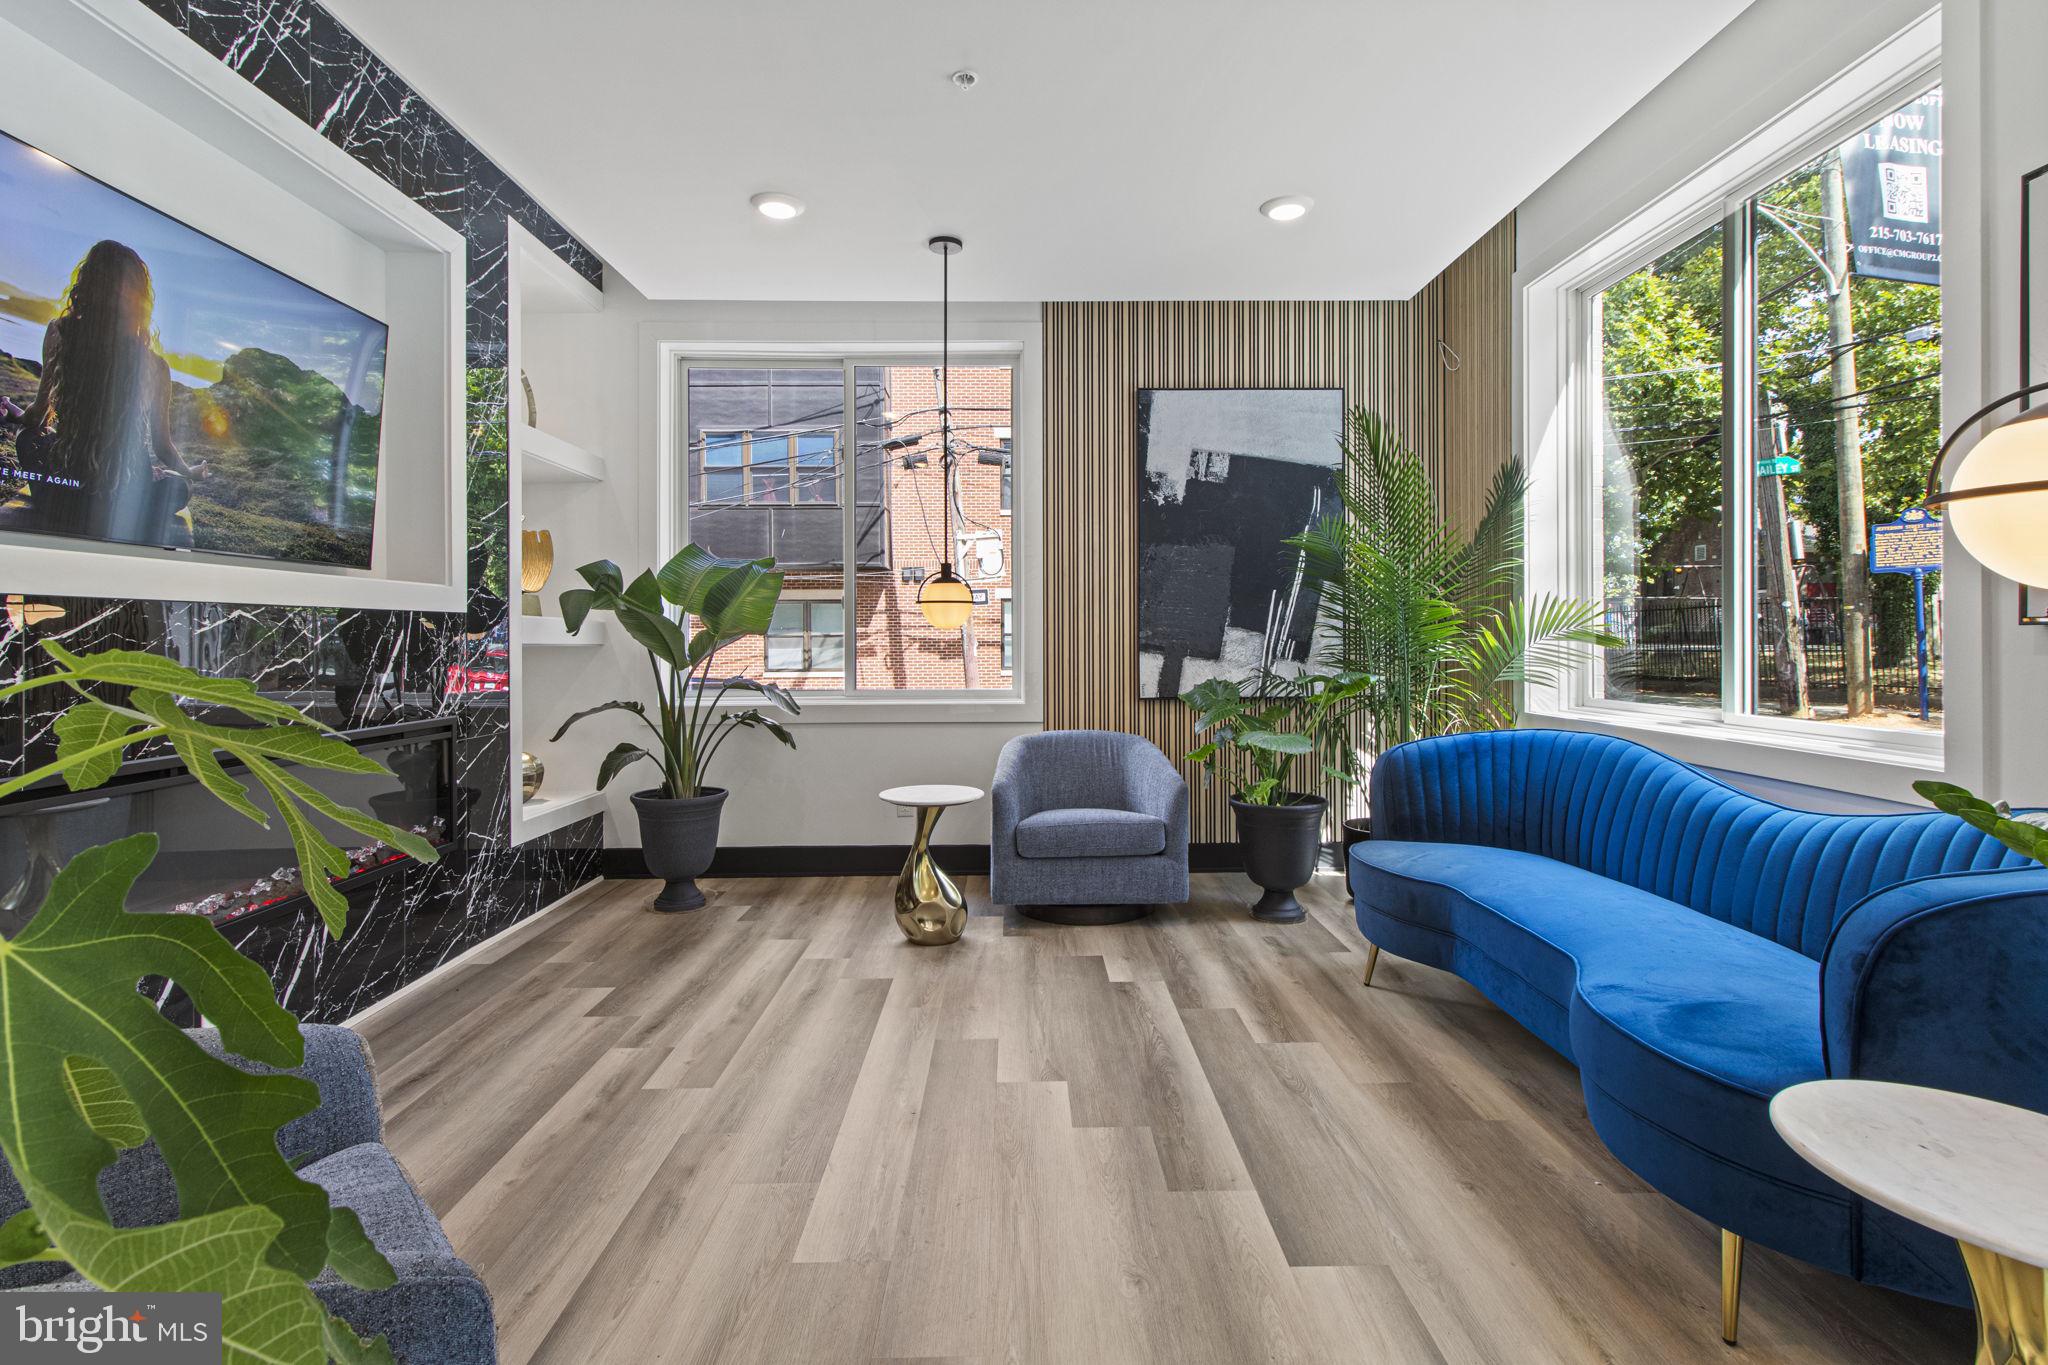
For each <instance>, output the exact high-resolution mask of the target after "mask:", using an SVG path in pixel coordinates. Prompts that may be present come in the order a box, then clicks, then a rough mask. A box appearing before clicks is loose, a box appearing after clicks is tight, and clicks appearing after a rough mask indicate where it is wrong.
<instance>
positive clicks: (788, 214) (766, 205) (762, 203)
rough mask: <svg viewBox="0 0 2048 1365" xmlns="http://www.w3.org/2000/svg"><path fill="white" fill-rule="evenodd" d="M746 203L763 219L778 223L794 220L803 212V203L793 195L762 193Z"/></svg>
mask: <svg viewBox="0 0 2048 1365" xmlns="http://www.w3.org/2000/svg"><path fill="white" fill-rule="evenodd" d="M747 202H748V203H750V204H752V205H753V206H754V211H755V212H756V213H758V214H760V215H761V216H762V217H763V218H773V219H775V220H777V221H778V222H781V221H786V220H787V219H791V218H795V217H796V216H798V215H799V214H801V213H802V212H803V211H804V201H803V200H801V199H799V198H797V197H796V196H795V195H793V194H776V193H770V192H763V193H761V194H757V195H755V196H754V197H753V198H752V199H749V200H748V201H747Z"/></svg>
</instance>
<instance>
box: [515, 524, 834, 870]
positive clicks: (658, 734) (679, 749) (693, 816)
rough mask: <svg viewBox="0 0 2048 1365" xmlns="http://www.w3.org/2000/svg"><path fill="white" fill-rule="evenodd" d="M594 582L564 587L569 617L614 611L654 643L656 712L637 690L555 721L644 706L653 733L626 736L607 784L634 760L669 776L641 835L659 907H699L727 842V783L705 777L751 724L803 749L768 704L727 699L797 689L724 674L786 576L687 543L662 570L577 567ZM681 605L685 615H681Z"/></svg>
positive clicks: (648, 804) (628, 628)
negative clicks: (706, 876)
mask: <svg viewBox="0 0 2048 1365" xmlns="http://www.w3.org/2000/svg"><path fill="white" fill-rule="evenodd" d="M576 572H577V573H579V574H581V575H582V576H583V581H584V582H585V583H587V584H589V585H590V586H589V587H586V588H571V589H570V590H569V591H567V592H565V593H563V594H562V623H563V624H564V625H565V626H567V627H568V630H569V633H570V634H571V635H574V634H577V633H579V632H581V631H582V629H583V623H584V621H585V620H586V619H588V617H589V615H590V613H591V612H593V611H606V612H610V613H611V615H612V618H613V619H614V620H616V621H617V622H618V623H619V628H620V629H621V630H623V631H625V632H626V634H628V635H630V636H631V637H632V638H633V641H634V643H636V644H638V645H639V646H640V647H641V648H642V649H644V650H646V651H647V666H648V669H649V670H650V671H651V672H652V674H653V676H654V712H653V714H651V715H650V714H649V713H648V709H647V704H646V703H645V702H641V701H636V700H619V701H608V702H604V703H602V704H600V705H597V706H592V707H589V708H588V709H586V710H582V711H578V712H577V713H576V714H575V715H573V716H570V717H569V718H568V719H567V720H565V721H563V722H562V725H561V728H560V729H558V730H556V731H555V738H556V739H557V740H559V739H561V737H562V736H563V735H565V734H567V733H568V731H569V727H570V726H572V725H574V724H576V723H577V722H578V721H580V720H584V719H586V718H587V717H590V716H596V715H601V714H603V713H605V712H608V711H618V712H623V713H625V714H627V715H631V716H636V717H638V718H639V720H640V722H641V724H642V725H644V726H645V727H646V729H647V731H648V734H649V736H650V738H651V743H650V741H641V740H626V741H624V742H622V743H620V744H618V745H616V746H614V747H613V749H612V751H611V752H610V753H608V754H606V755H605V758H604V762H603V763H602V764H601V765H599V767H598V770H597V785H598V788H599V789H600V790H602V789H603V788H605V787H607V786H609V785H611V781H612V779H613V778H614V777H617V776H618V775H619V773H620V772H622V771H624V770H625V769H626V768H628V767H630V766H632V765H633V764H635V763H639V762H642V761H643V760H645V761H651V762H654V763H657V764H659V765H660V766H661V785H660V786H659V787H650V788H647V789H646V790H644V791H639V792H635V793H634V794H633V808H634V809H635V810H636V811H637V812H638V813H639V816H640V846H641V849H642V851H643V853H644V854H645V856H646V858H647V865H648V868H649V870H651V871H652V872H653V873H654V875H656V876H657V877H660V878H662V879H663V880H664V881H665V882H667V883H668V884H667V886H665V887H664V888H663V889H662V891H661V894H660V895H658V896H656V897H655V899H654V908H655V909H657V910H695V909H697V908H698V907H699V906H701V905H703V904H704V893H703V892H702V891H700V890H699V889H698V888H697V881H696V879H697V878H698V877H699V876H701V875H703V873H704V870H705V869H706V868H708V867H710V866H711V858H712V855H713V854H714V853H716V852H717V850H718V818H719V812H720V810H721V808H723V806H724V805H725V797H726V790H725V788H723V787H713V786H708V785H706V783H705V781H704V775H705V773H706V772H707V771H708V770H709V769H710V767H711V760H712V759H714V758H716V757H717V756H718V751H719V749H720V748H721V747H723V746H724V744H725V742H726V740H728V739H730V738H731V737H732V736H733V735H734V734H736V733H738V732H739V731H741V730H763V731H766V732H767V733H769V734H771V735H773V736H774V737H775V738H776V739H778V740H780V741H781V742H782V743H784V744H786V745H788V746H789V747H790V748H792V749H794V748H795V747H796V737H795V736H794V735H792V734H790V732H789V730H788V728H787V727H785V726H784V725H783V724H782V723H781V722H780V721H777V720H776V719H775V718H774V717H772V716H770V715H768V714H767V713H766V712H765V711H763V710H762V709H761V707H760V706H758V705H736V706H728V705H726V702H727V700H728V699H729V698H731V699H734V700H745V699H748V698H753V699H758V700H759V701H761V702H765V703H766V704H767V705H768V706H770V707H772V708H774V709H776V710H778V711H785V712H789V713H792V714H794V713H795V712H796V711H797V710H799V709H800V708H799V707H798V706H797V703H796V698H795V697H794V696H792V695H791V694H790V692H789V690H788V689H787V688H784V687H778V686H776V685H775V684H774V683H770V682H761V681H758V680H756V679H753V678H749V677H745V676H743V675H737V674H726V675H722V676H721V675H720V674H719V673H718V671H717V661H718V657H719V654H720V653H721V651H723V650H724V649H725V648H726V646H728V645H731V644H733V643H735V642H737V641H739V640H743V639H745V638H747V637H748V636H754V635H765V634H766V633H767V630H768V624H769V622H770V621H771V620H773V619H774V616H775V604H776V602H777V601H778V600H779V599H780V598H781V596H782V575H781V574H779V573H777V572H776V571H775V561H774V560H772V559H721V558H719V557H718V556H717V555H714V554H712V553H711V552H710V551H709V550H705V549H701V548H699V547H698V546H696V545H685V546H684V547H683V548H682V549H681V550H678V551H677V552H676V554H675V557H674V558H672V559H670V560H669V562H668V563H666V564H664V565H662V566H661V568H660V569H645V570H642V571H641V573H640V576H639V577H638V578H635V579H634V580H633V581H632V582H631V583H628V582H627V581H626V578H625V575H624V574H623V573H621V572H620V570H619V566H618V565H616V564H614V563H612V562H611V561H610V560H608V559H601V560H598V561H597V562H596V563H594V564H585V565H584V566H583V567H582V568H580V569H578V570H577V571H576ZM671 611H674V612H676V613H679V614H680V615H681V617H682V620H681V623H680V624H679V623H678V622H677V620H676V617H675V616H673V615H671V614H670V613H671Z"/></svg>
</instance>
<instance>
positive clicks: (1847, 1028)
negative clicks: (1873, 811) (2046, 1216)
mask: <svg viewBox="0 0 2048 1365" xmlns="http://www.w3.org/2000/svg"><path fill="white" fill-rule="evenodd" d="M1372 797H1373V799H1372V812H1373V836H1374V837H1373V838H1372V840H1371V841H1369V842H1367V843H1364V844H1360V845H1359V846H1357V847H1356V848H1355V849H1354V850H1353V852H1352V854H1351V858H1350V866H1349V874H1350V880H1351V889H1352V894H1353V899H1354V901H1355V902H1356V906H1357V914H1358V926H1359V928H1360V929H1361V930H1362V931H1363V932H1364V934H1365V937H1366V939H1367V940H1368V941H1369V942H1370V943H1371V944H1373V945H1375V946H1374V947H1372V948H1371V950H1370V952H1369V954H1368V966H1367V969H1366V982H1367V984H1368V985H1370V984H1371V979H1372V966H1371V963H1372V962H1375V961H1376V960H1377V958H1378V955H1379V951H1380V949H1381V948H1385V949H1386V950H1387V951H1389V952H1391V953H1395V954H1398V955H1400V956H1401V957H1404V958H1410V959H1413V960H1415V961H1417V962H1422V963H1426V964H1428V965H1430V966H1433V967H1440V968H1444V969H1446V970H1449V971H1452V972H1456V973H1457V974H1458V975H1460V976H1462V977H1464V978H1465V979H1466V980H1467V981H1470V982H1471V983H1472V984H1473V985H1475V986H1477V987H1478V988H1479V989H1480V990H1481V991H1483V992H1484V993H1485V994H1486V995H1487V996H1489V997H1490V998H1491V999H1492V1000H1493V1001H1494V1002H1495V1003H1496V1004H1498V1005H1499V1006H1500V1007H1501V1008H1502V1009H1504V1010H1505V1011H1507V1013H1509V1014H1510V1015H1512V1016H1513V1017H1514V1018H1515V1019H1517V1020H1518V1021H1520V1022H1521V1023H1522V1024H1523V1026H1524V1027H1526V1028H1528V1029H1529V1030H1530V1031H1531V1032H1532V1033H1534V1034H1535V1035H1536V1036H1537V1037H1538V1038H1540V1039H1542V1040H1543V1041H1544V1042H1545V1043H1547V1044H1549V1045H1550V1046H1551V1047H1552V1048H1555V1049H1556V1050H1557V1051H1558V1052H1560V1053H1562V1054H1563V1055H1564V1056H1565V1057H1566V1058H1568V1059H1569V1060H1571V1061H1572V1062H1573V1063H1575V1064H1576V1065H1577V1066H1578V1068H1579V1073H1580V1080H1581V1084H1582V1088H1583V1091H1584V1094H1585V1101H1586V1113H1587V1115H1588V1117H1589V1118H1590V1119H1591V1120H1592V1123H1593V1127H1594V1129H1595V1131H1597V1132H1598V1133H1599V1135H1600V1137H1601V1140H1602V1141H1604V1142H1605V1143H1606V1144H1607V1146H1608V1148H1609V1150H1611V1151H1612V1152H1613V1153H1614V1155H1615V1156H1616V1157H1618V1158H1619V1159H1620V1160H1621V1162H1622V1163H1623V1164H1624V1165H1626V1166H1627V1167H1629V1169H1631V1170H1633V1171H1634V1172H1635V1173H1636V1174H1637V1175H1639V1176H1641V1177H1642V1178H1643V1179H1644V1180H1645V1181H1647V1182H1648V1183H1649V1184H1651V1185H1652V1186H1654V1187H1655V1188H1657V1189H1658V1190H1660V1191H1662V1192H1663V1193H1664V1194H1665V1195H1667V1196H1669V1197H1670V1198H1671V1199H1673V1200H1676V1201H1677V1202H1678V1203H1680V1204H1682V1205H1684V1206H1685V1207H1686V1208H1688V1209H1690V1210H1692V1211H1693V1212H1694V1213H1697V1214H1699V1215H1700V1216H1701V1217H1703V1218H1706V1219H1708V1220H1710V1221H1711V1222H1712V1223H1714V1224H1715V1225H1716V1226H1717V1227H1719V1228H1720V1229H1722V1238H1723V1268H1724V1274H1725V1275H1727V1277H1728V1280H1729V1283H1728V1284H1726V1285H1724V1320H1723V1335H1724V1336H1726V1337H1727V1338H1728V1339H1729V1340H1731V1341H1732V1340H1733V1339H1734V1336H1735V1325H1736V1324H1735V1309H1736V1303H1735V1295H1734V1290H1735V1288H1736V1287H1737V1286H1738V1285H1739V1283H1740V1272H1741V1251H1742V1246H1743V1241H1744V1239H1754V1240H1756V1241H1758V1242H1761V1243H1763V1244H1764V1245H1766V1246H1769V1247H1772V1248H1773V1249H1775V1250H1778V1251H1782V1252H1785V1253H1787V1254H1789V1255H1792V1256H1796V1257H1798V1258H1800V1259H1801V1260H1805V1261H1809V1262H1812V1263H1813V1264H1816V1265H1820V1266H1825V1267H1827V1268H1828V1269H1831V1270H1835V1271H1838V1272H1840V1273H1842V1274H1846V1275H1852V1276H1854V1277H1856V1278H1857V1279H1860V1280H1864V1281H1867V1282H1870V1283H1873V1284H1881V1285H1885V1286H1888V1287H1890V1288H1893V1289H1902V1290H1905V1291H1907V1292H1909V1293H1914V1294H1919V1295H1922V1296H1925V1297H1929V1298H1935V1299H1942V1300H1946V1301H1948V1302H1952V1303H1968V1302H1969V1289H1968V1281H1967V1279H1966V1278H1965V1276H1964V1273H1963V1266H1962V1260H1961V1257H1960V1256H1959V1254H1958V1253H1957V1250H1956V1246H1955V1243H1954V1242H1953V1241H1951V1240H1949V1239H1948V1238H1946V1237H1943V1236H1940V1235H1938V1234H1936V1233H1934V1232H1932V1231H1930V1230H1928V1229H1926V1228H1924V1227H1921V1226H1919V1225H1917V1224H1914V1223H1911V1222H1909V1221H1907V1220H1905V1219H1903V1218H1900V1217H1898V1216H1896V1215H1894V1214H1891V1213H1888V1212H1886V1211H1884V1210H1882V1209H1879V1208H1876V1207H1874V1206H1872V1205H1870V1204H1867V1203H1865V1202H1864V1201H1863V1200H1862V1199H1860V1198H1859V1197H1857V1196H1856V1195H1854V1194H1852V1193H1850V1192H1849V1191H1848V1190H1846V1189H1844V1188H1842V1187H1841V1186H1840V1185H1837V1184H1836V1183H1835V1182H1834V1181H1832V1180H1829V1179H1828V1178H1826V1177H1825V1176H1822V1175H1821V1174H1820V1173H1819V1172H1817V1171H1816V1170H1814V1169H1813V1167H1811V1166H1810V1165H1808V1164H1807V1163H1806V1162H1804V1161H1803V1160H1801V1159H1800V1158H1799V1157H1798V1156H1797V1155H1796V1154H1795V1153H1794V1152H1793V1151H1792V1150H1791V1149H1790V1148H1789V1147H1787V1146H1786V1145H1785V1143H1784V1142H1783V1140H1782V1139H1780V1138H1779V1137H1778V1135H1777V1133H1776V1131H1775V1130H1774V1129H1773V1128H1772V1127H1771V1123H1770V1118H1769V1113H1768V1106H1769V1104H1770V1100H1771V1097H1772V1096H1773V1095H1775V1094H1776V1093H1777V1092H1778V1091H1780V1090H1782V1089H1784V1088H1785V1087H1787V1086H1790V1085H1793V1084H1796V1083H1798V1082H1800V1081H1808V1080H1813V1079H1816V1078H1819V1077H1823V1076H1856V1077H1865V1078H1870V1079H1877V1080H1888V1081H1901V1082H1908V1083H1912V1084H1919V1085H1932V1086H1938V1087H1941V1088H1943V1089H1948V1090H1961V1091H1967V1092H1969V1093H1971V1094H1976V1095H1983V1096H1987V1097H1989V1098H1991V1099H1995V1100H2000V1101H2003V1102H2004V1103H2007V1104H2014V1105H2020V1106H2022V1107H2025V1108H2029V1109H2039V1110H2048V870H2044V869H2042V868H2040V867H2039V866H2038V865H2036V864H2034V863H2033V862H2031V861H2030V860H2028V859H2025V858H2022V857H2021V856H2020V855H2019V854H2016V853H2014V852H2012V851H2010V850H2008V849H2007V848H2005V847H2004V846H2003V845H2001V844H1999V843H1997V842H1996V841H1994V840H1992V839H1990V838H1989V837H1987V836H1985V835H1982V834H1980V833H1978V832H1977V831H1976V830H1974V829H1971V828H1970V827H1969V826H1967V825H1965V824H1963V823H1962V822H1961V821H1960V820H1957V819H1955V818H1954V817H1953V816H1948V815H1943V814H1939V813H1936V812H1931V811H1930V812H1927V813H1924V814H1902V815H1889V816H1839V815H1818V814H1813V813H1810V812H1805V811H1796V810H1788V809H1786V808H1784V807H1781V806H1777V805H1774V804H1772V803H1771V802H1768V801H1763V800H1759V799H1758V798H1756V797H1753V796H1750V795H1748V794H1746V793H1743V792H1740V791H1737V790H1735V789H1733V788H1731V787H1728V786H1726V785H1724V784H1723V783H1721V782H1719V781H1716V780H1715V779H1713V778H1711V777H1708V776H1706V775H1705V774H1703V773H1700V772H1698V771H1696V770H1694V769H1692V768H1689V767H1687V766H1685V765H1684V764H1682V763H1678V762H1676V761H1674V760H1672V759H1669V758H1666V757H1664V756H1663V755H1661V754H1658V753H1655V752H1654V751H1652V750H1649V749H1646V748H1643V747H1642V746H1640V745H1637V744H1631V743H1629V742H1628V741H1626V740H1622V739H1616V738H1611V737H1608V736H1601V735H1586V734H1567V733H1563V732H1559V731H1545V730H1519V731H1507V732H1501V733H1495V734H1476V735H1462V736H1457V737H1453V738H1446V739H1433V740H1424V741H1419V742H1417V743H1413V744H1406V745H1402V746H1400V747H1398V748H1395V749H1393V750H1390V751H1389V752H1388V753H1386V754H1385V755H1383V756H1382V757H1381V758H1380V760H1379V762H1378V764H1377V765H1376V766H1375V768H1374V771H1373V775H1372Z"/></svg>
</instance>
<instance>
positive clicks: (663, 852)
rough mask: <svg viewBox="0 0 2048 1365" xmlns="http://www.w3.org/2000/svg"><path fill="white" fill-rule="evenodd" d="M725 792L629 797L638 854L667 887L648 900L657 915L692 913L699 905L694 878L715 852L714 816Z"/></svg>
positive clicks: (651, 792) (701, 898) (701, 899)
mask: <svg viewBox="0 0 2048 1365" xmlns="http://www.w3.org/2000/svg"><path fill="white" fill-rule="evenodd" d="M724 805H725V788H723V787H703V788H700V789H699V791H698V794H697V795H696V796H685V797H680V798H670V797H665V796H662V795H661V794H660V789H659V788H652V787H651V788H649V789H648V790H646V791H644V792H634V793H633V809H634V810H636V811H638V812H640V852H641V856H643V857H644V858H646V859H647V870H648V871H649V872H652V873H653V874H654V875H655V876H657V877H659V878H661V879H662V880H663V881H665V882H667V883H668V885H667V886H665V887H663V888H662V890H661V894H660V895H659V896H656V897H655V898H654V908H655V909H657V910H695V909H697V908H698V907H699V906H701V905H703V904H704V893H703V892H702V891H700V890H698V889H697V878H699V877H701V876H703V875H704V869H706V868H708V867H710V866H711V858H712V855H713V854H715V853H717V852H718V813H719V811H720V809H721V808H723V807H724Z"/></svg>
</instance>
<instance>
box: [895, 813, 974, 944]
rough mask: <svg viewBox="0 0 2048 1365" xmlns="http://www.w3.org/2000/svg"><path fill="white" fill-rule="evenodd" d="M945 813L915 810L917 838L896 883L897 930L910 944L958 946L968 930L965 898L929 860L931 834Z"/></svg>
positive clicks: (937, 866)
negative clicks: (947, 944) (949, 944)
mask: <svg viewBox="0 0 2048 1365" xmlns="http://www.w3.org/2000/svg"><path fill="white" fill-rule="evenodd" d="M945 809H946V808H945V807H944V806H919V807H918V808H917V838H916V840H915V841H914V842H913V843H912V844H911V845H910V857H909V858H907V859H906V860H905V861H904V863H903V875H902V876H900V877H898V878H897V879H896V927H897V928H898V929H901V930H902V931H903V937H905V938H907V939H909V940H910V941H911V942H912V943H921V944H941V943H957V942H959V940H960V935H961V934H962V933H964V932H966V929H967V897H965V896H963V895H961V894H960V888H959V887H957V886H955V885H954V884H953V879H952V878H951V877H948V876H947V875H946V874H945V873H944V872H942V871H940V869H939V865H938V863H936V862H935V861H933V859H932V830H934V829H935V828H937V827H938V823H939V816H940V815H942V814H944V813H945Z"/></svg>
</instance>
